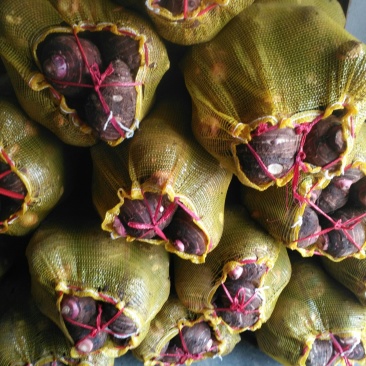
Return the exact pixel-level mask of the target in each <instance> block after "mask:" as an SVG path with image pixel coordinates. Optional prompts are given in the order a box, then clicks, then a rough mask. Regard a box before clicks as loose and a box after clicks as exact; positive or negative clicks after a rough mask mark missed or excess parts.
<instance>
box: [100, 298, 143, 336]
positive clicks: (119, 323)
mask: <svg viewBox="0 0 366 366" xmlns="http://www.w3.org/2000/svg"><path fill="white" fill-rule="evenodd" d="M117 313H118V309H117V308H116V307H115V306H114V305H113V304H108V303H104V304H103V313H102V314H103V321H104V322H107V323H108V328H109V329H110V330H111V331H112V332H114V333H116V334H114V336H115V338H117V339H126V338H129V337H131V336H133V335H135V334H136V333H137V327H136V324H135V322H134V321H133V320H132V319H131V318H129V317H128V316H126V315H124V314H123V313H121V314H120V315H118V316H117V317H116V319H115V320H113V321H111V320H112V318H114V317H115V316H116V314H117Z"/></svg>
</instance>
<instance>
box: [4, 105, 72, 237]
mask: <svg viewBox="0 0 366 366" xmlns="http://www.w3.org/2000/svg"><path fill="white" fill-rule="evenodd" d="M0 164H1V165H2V166H4V167H7V168H6V170H4V169H3V168H2V178H4V174H8V176H10V175H11V174H15V176H16V177H18V179H19V180H20V181H21V182H22V183H23V185H24V186H25V190H26V192H25V193H23V194H20V193H19V192H18V194H17V195H15V196H14V195H11V192H9V191H11V189H10V188H11V187H12V185H10V188H9V189H8V190H7V192H4V190H3V191H2V197H5V196H9V194H10V196H11V197H13V196H14V197H15V198H17V199H21V200H22V203H21V207H20V208H18V209H16V211H11V212H10V213H9V216H8V217H7V218H6V219H4V220H3V221H2V222H1V224H0V233H3V234H8V235H13V236H22V235H26V234H28V233H30V232H31V231H32V230H34V229H35V228H36V227H37V226H38V225H39V224H40V222H41V221H42V220H43V219H44V218H45V217H46V216H47V215H48V214H49V213H50V212H51V210H52V209H53V208H54V207H55V206H56V204H57V203H58V202H59V200H60V198H61V197H62V196H63V194H64V191H65V190H66V188H67V187H66V185H67V184H66V183H67V179H66V176H67V174H66V173H67V172H66V169H65V154H64V148H63V145H62V144H61V142H60V141H59V140H58V139H56V138H55V136H53V135H52V134H51V133H50V132H49V131H47V130H46V129H44V128H43V127H42V126H39V125H38V124H37V123H35V122H34V121H32V120H30V119H29V118H28V117H27V116H26V115H25V114H24V112H23V111H22V109H21V108H20V107H19V105H18V104H16V103H15V102H13V101H10V100H6V99H1V100H0ZM2 202H3V199H2ZM3 204H5V203H4V202H3ZM3 209H4V207H2V210H3Z"/></svg>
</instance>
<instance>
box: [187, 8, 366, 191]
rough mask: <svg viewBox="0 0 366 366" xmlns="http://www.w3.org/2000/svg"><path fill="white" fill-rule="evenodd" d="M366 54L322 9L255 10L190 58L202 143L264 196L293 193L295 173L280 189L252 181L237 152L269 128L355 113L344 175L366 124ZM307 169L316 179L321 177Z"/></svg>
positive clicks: (347, 127)
mask: <svg viewBox="0 0 366 366" xmlns="http://www.w3.org/2000/svg"><path fill="white" fill-rule="evenodd" d="M364 49H365V46H364V45H363V44H362V43H361V42H359V41H358V40H357V39H355V38H354V37H353V36H352V35H350V34H349V33H348V32H347V31H346V30H344V28H343V27H342V25H340V24H338V23H337V22H336V21H334V20H332V19H331V18H330V17H329V16H328V15H326V14H325V13H324V12H322V11H321V10H320V9H318V8H315V7H311V6H299V5H291V4H284V3H274V2H273V3H270V2H268V3H264V4H261V3H258V4H256V3H254V4H253V5H251V6H250V7H248V8H247V9H246V10H245V11H243V12H241V13H240V14H239V15H238V16H236V17H235V19H233V20H232V21H231V22H230V23H229V24H228V25H227V26H226V27H225V28H224V29H223V30H222V31H221V32H220V33H219V34H218V35H217V36H216V37H215V38H214V39H213V40H211V41H209V42H206V43H204V44H199V45H194V46H192V48H191V50H190V52H188V54H187V55H186V57H185V60H184V63H183V66H182V68H183V71H184V76H185V81H186V85H187V88H188V90H189V92H190V95H191V96H192V100H193V104H194V108H193V120H192V126H193V131H194V134H195V136H196V137H197V139H198V140H199V142H200V143H201V144H202V145H203V146H204V147H205V148H206V149H207V150H208V151H209V152H210V153H211V154H213V155H214V156H215V157H216V158H217V159H219V160H220V162H221V163H222V165H223V166H225V167H226V168H227V169H229V170H230V171H231V172H233V173H234V174H236V175H237V177H238V178H239V180H240V181H241V182H242V183H243V184H245V185H249V186H251V187H254V188H256V189H261V190H263V189H266V188H268V186H270V185H273V184H274V183H275V184H276V185H278V186H282V185H285V184H286V183H287V182H288V181H289V180H290V179H291V178H292V176H293V169H292V170H290V171H289V172H288V173H287V174H285V175H284V176H282V177H280V178H277V179H276V180H275V182H273V181H271V182H269V183H266V184H259V185H257V184H255V183H253V182H252V181H250V180H249V179H248V177H247V176H246V175H245V173H244V172H243V171H242V168H241V166H240V162H239V159H238V156H237V152H236V148H237V146H238V145H241V144H247V143H249V142H250V140H251V138H252V137H251V132H252V131H254V130H255V129H256V128H257V127H259V126H264V125H274V126H277V127H278V128H284V127H289V128H296V127H297V126H300V125H302V124H305V123H309V122H312V121H314V120H315V119H316V118H318V117H319V116H322V117H324V118H326V117H328V116H329V115H330V114H331V113H332V112H333V111H334V110H336V109H343V108H347V110H348V113H347V114H346V115H345V116H344V117H343V118H342V124H343V138H344V140H345V141H346V142H347V149H346V150H345V151H344V152H343V153H342V154H341V155H340V157H341V158H342V159H341V161H342V164H341V165H340V166H339V167H338V168H337V169H338V171H339V170H341V169H342V168H343V167H344V157H346V156H347V155H348V153H349V151H350V150H351V149H352V145H353V136H354V133H353V131H354V130H357V129H358V128H359V126H360V125H362V123H363V120H364V116H365V103H364V100H365V83H364V82H363V80H364V79H365V71H366V68H365V66H366V59H365V52H364ZM351 117H352V118H353V122H352V123H351ZM352 125H353V126H352ZM305 165H306V166H307V170H308V171H309V172H314V173H315V172H317V171H319V170H320V169H319V167H315V166H312V165H311V164H305Z"/></svg>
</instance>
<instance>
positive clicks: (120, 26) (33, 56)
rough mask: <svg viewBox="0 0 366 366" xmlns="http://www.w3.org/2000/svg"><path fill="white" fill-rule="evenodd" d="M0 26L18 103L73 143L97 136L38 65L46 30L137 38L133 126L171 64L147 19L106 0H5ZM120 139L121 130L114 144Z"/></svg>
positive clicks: (0, 39) (0, 6) (3, 54)
mask: <svg viewBox="0 0 366 366" xmlns="http://www.w3.org/2000/svg"><path fill="white" fill-rule="evenodd" d="M0 29H1V32H0V33H1V37H0V45H1V47H0V49H1V51H0V55H1V58H2V60H3V62H4V64H5V66H6V69H7V71H8V73H9V76H10V78H11V81H12V84H13V86H14V89H15V92H16V95H17V98H18V100H19V102H20V104H21V105H22V107H23V108H24V110H25V111H26V112H27V113H28V114H29V115H30V116H31V118H32V119H34V120H35V121H37V122H39V123H41V124H42V125H44V126H45V127H47V128H48V129H50V130H51V131H52V132H53V133H55V134H56V135H57V136H58V137H59V138H60V139H61V140H62V141H64V142H65V143H67V144H71V145H76V146H91V145H93V144H94V143H95V142H96V137H95V136H94V135H93V134H92V131H91V128H90V127H89V126H88V125H87V123H86V122H85V121H83V120H82V117H80V116H79V115H78V113H76V110H75V109H73V108H72V107H70V106H68V105H67V102H66V100H65V98H64V97H63V96H62V95H60V94H59V93H57V92H56V91H55V90H54V89H53V88H52V87H51V85H50V83H49V82H48V81H47V80H46V79H45V76H44V75H43V74H42V73H41V71H40V68H39V67H37V66H39V60H38V57H37V47H38V46H39V45H40V43H41V42H42V41H43V40H44V39H45V38H46V37H47V36H48V35H50V34H52V33H64V34H70V33H71V34H72V32H75V33H76V34H79V35H80V34H81V33H82V32H85V31H90V32H101V31H103V30H104V31H108V32H112V33H114V34H117V35H121V36H123V35H126V34H128V35H129V36H131V37H133V39H135V40H136V41H138V42H139V52H140V55H141V65H140V67H139V69H138V72H137V75H136V77H135V83H136V84H137V85H136V91H137V100H136V113H135V122H134V123H133V125H132V126H131V130H132V131H133V130H134V129H135V128H137V127H138V123H139V121H141V120H142V119H143V118H144V116H145V115H146V113H147V112H148V110H149V108H150V107H151V105H152V103H153V99H154V95H155V89H156V87H157V85H158V83H159V82H160V79H161V78H162V76H163V74H164V73H165V72H166V71H167V69H168V67H169V60H168V57H167V53H166V50H165V47H164V45H163V44H162V42H161V41H160V39H159V37H158V36H157V35H156V33H155V31H154V30H153V29H152V27H151V25H150V24H149V23H147V22H146V21H145V20H143V19H141V17H140V16H138V15H136V14H135V13H132V12H130V11H127V10H125V9H123V8H121V7H118V6H117V5H115V4H113V2H111V1H109V0H103V1H101V0H98V1H96V0H85V1H82V2H75V1H73V0H62V1H56V0H35V1H33V2H32V6H31V7H26V6H24V2H23V1H21V0H16V1H13V0H10V1H8V0H4V1H2V2H1V4H0ZM123 139H124V137H122V136H121V138H119V139H118V140H116V141H113V144H118V143H120V142H122V141H123Z"/></svg>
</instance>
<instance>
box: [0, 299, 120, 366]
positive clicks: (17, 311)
mask: <svg viewBox="0 0 366 366" xmlns="http://www.w3.org/2000/svg"><path fill="white" fill-rule="evenodd" d="M0 327H1V332H0V364H1V365H4V366H5V365H7V366H8V365H9V366H10V365H11V366H15V365H34V366H43V365H51V364H53V362H55V363H56V362H57V365H58V366H61V365H70V366H71V365H82V366H96V365H98V366H113V365H114V359H113V358H108V357H106V356H104V355H103V354H96V355H90V356H88V357H84V358H80V359H72V358H71V357H70V356H69V353H70V343H69V342H68V340H67V339H66V338H65V336H64V335H63V334H62V332H61V331H60V330H59V329H58V328H57V327H56V325H55V324H54V323H53V322H51V321H50V320H49V319H48V318H47V317H45V316H44V315H43V314H42V313H41V312H40V311H39V310H38V308H37V306H36V305H35V304H34V302H33V301H32V300H30V299H26V301H24V299H22V301H19V302H18V303H16V304H13V305H12V307H11V308H10V309H8V310H7V311H6V312H5V313H3V314H2V316H1V318H0Z"/></svg>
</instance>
